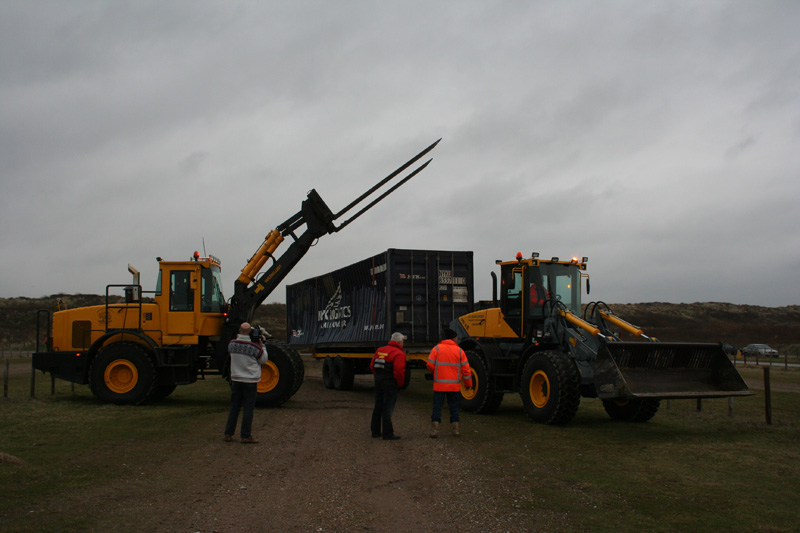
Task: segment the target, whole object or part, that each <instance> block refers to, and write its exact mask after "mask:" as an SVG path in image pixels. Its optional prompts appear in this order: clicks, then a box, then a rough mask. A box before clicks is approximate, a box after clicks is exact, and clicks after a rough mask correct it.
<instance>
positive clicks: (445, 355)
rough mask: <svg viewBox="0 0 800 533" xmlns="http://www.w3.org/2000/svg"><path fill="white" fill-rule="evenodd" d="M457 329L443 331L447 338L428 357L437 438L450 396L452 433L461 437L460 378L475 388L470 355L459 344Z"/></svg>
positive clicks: (432, 431) (433, 431)
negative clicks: (469, 361)
mask: <svg viewBox="0 0 800 533" xmlns="http://www.w3.org/2000/svg"><path fill="white" fill-rule="evenodd" d="M456 336H457V335H456V332H455V331H453V330H452V329H449V328H448V329H445V330H444V339H443V340H442V342H440V343H439V344H437V345H436V346H434V348H433V350H431V354H430V355H429V356H428V361H427V367H428V370H429V371H431V372H433V414H431V426H432V429H431V434H430V437H431V438H432V439H435V438H437V437H438V436H439V424H440V423H441V422H442V406H443V405H444V400H445V398H447V408H448V409H449V410H450V423H451V424H452V425H453V436H455V437H460V436H461V429H460V427H459V423H460V418H459V413H458V405H459V400H460V399H461V380H462V379H463V380H464V385H465V386H466V387H467V388H468V389H471V388H472V371H471V370H470V369H469V363H468V362H467V354H466V353H464V350H462V349H461V348H460V347H459V346H458V344H456V341H455V339H456Z"/></svg>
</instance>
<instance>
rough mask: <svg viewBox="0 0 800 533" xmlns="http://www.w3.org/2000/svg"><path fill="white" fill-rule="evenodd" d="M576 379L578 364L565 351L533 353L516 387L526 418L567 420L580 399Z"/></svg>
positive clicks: (553, 422) (554, 422)
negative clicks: (518, 385)
mask: <svg viewBox="0 0 800 533" xmlns="http://www.w3.org/2000/svg"><path fill="white" fill-rule="evenodd" d="M580 382H581V379H580V374H579V373H578V368H577V367H576V366H575V363H574V361H573V360H572V358H571V357H570V356H569V355H567V354H564V353H561V352H556V351H545V352H541V353H537V354H535V355H533V356H532V357H531V358H530V359H528V361H527V362H526V363H525V367H524V368H523V370H522V382H521V383H520V387H519V395H520V397H521V398H522V406H523V408H524V409H525V413H526V414H527V415H528V418H530V419H531V420H532V421H534V422H536V423H537V424H549V425H561V424H566V423H568V422H569V421H570V420H572V419H573V418H574V417H575V414H576V413H577V412H578V406H579V405H580V402H581V395H580V391H579V387H580Z"/></svg>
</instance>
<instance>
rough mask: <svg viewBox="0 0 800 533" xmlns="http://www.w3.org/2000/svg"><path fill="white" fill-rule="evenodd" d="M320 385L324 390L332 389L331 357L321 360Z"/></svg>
mask: <svg viewBox="0 0 800 533" xmlns="http://www.w3.org/2000/svg"><path fill="white" fill-rule="evenodd" d="M322 384H323V385H324V386H325V388H326V389H333V357H330V356H328V357H326V358H325V359H323V360H322Z"/></svg>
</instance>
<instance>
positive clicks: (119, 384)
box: [103, 359, 139, 394]
mask: <svg viewBox="0 0 800 533" xmlns="http://www.w3.org/2000/svg"><path fill="white" fill-rule="evenodd" d="M103 379H104V380H105V382H106V387H108V390H110V391H111V392H114V393H116V394H125V393H126V392H130V391H132V390H133V389H134V387H136V384H137V383H139V371H138V370H137V369H136V365H134V364H133V363H131V362H130V361H128V360H127V359H117V360H116V361H112V362H111V363H110V364H109V365H108V366H107V367H106V370H105V372H103Z"/></svg>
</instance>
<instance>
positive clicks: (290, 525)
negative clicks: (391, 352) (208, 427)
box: [65, 364, 560, 533]
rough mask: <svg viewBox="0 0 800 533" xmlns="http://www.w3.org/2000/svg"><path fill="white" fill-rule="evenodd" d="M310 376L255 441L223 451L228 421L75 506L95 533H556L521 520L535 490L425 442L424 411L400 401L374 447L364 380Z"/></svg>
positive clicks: (459, 449) (269, 415)
mask: <svg viewBox="0 0 800 533" xmlns="http://www.w3.org/2000/svg"><path fill="white" fill-rule="evenodd" d="M309 367H310V368H309ZM306 372H307V376H306V379H305V382H304V384H303V386H302V387H301V389H300V391H299V392H298V393H297V394H296V395H295V396H294V397H293V398H292V400H291V401H290V402H289V403H288V404H287V405H286V406H284V407H282V408H279V409H269V410H259V411H257V412H256V416H255V422H254V431H253V434H254V435H255V436H256V437H257V438H259V439H260V440H261V443H260V444H257V445H243V444H240V443H238V442H234V443H225V442H223V440H222V434H221V427H222V426H221V424H222V423H223V419H224V416H221V417H220V434H219V435H218V436H209V438H208V440H207V442H200V443H198V445H197V446H196V447H195V448H193V449H186V450H183V453H179V454H176V457H178V458H179V460H172V461H167V462H166V465H167V466H166V467H164V466H163V465H162V466H159V467H149V466H147V465H145V466H143V467H141V468H139V467H137V468H136V469H135V471H134V472H132V473H131V475H130V476H127V477H126V478H125V479H120V480H117V481H115V482H113V483H109V484H107V485H105V486H102V487H98V488H97V489H96V490H94V491H92V492H93V493H92V494H86V493H83V494H81V495H80V497H79V498H76V502H75V503H77V500H80V501H83V502H86V501H95V502H97V505H99V506H101V507H103V508H104V511H103V513H102V515H103V518H102V519H101V523H100V524H98V527H97V528H96V529H94V530H96V531H101V530H102V531H170V532H204V533H205V532H211V531H217V532H231V531H234V532H235V531H409V532H411V531H414V532H417V531H466V532H471V531H474V532H479V531H480V532H486V531H524V530H530V529H531V528H532V527H533V524H538V527H537V528H536V529H538V530H554V529H558V527H557V524H558V523H559V521H560V520H559V517H558V516H557V515H556V514H555V513H554V516H550V517H542V516H538V517H533V516H523V515H522V513H521V512H520V511H519V509H517V508H516V506H515V504H514V500H515V499H516V498H531V497H532V495H531V494H530V492H531V490H532V489H531V488H529V487H530V484H525V487H524V488H522V489H520V488H519V487H515V488H514V490H520V491H522V492H520V494H518V495H517V494H512V493H511V492H510V491H511V489H509V488H508V487H505V486H504V484H503V483H501V482H494V483H491V482H489V481H487V480H486V479H485V475H484V474H483V473H482V472H481V469H482V468H483V464H482V462H481V461H477V460H476V457H474V456H473V454H472V452H471V451H470V444H469V437H468V436H464V437H461V438H460V439H456V438H454V437H451V436H450V435H443V437H442V438H439V439H430V438H428V436H427V434H428V428H429V422H428V419H427V413H421V412H419V407H414V406H411V405H409V403H408V402H404V401H403V398H402V395H401V398H400V400H399V402H398V406H397V408H396V411H395V416H394V421H395V427H396V431H397V434H398V435H401V436H402V439H401V440H399V441H392V442H388V441H383V440H381V439H373V438H371V436H370V432H369V417H370V414H371V410H372V389H371V387H370V386H369V383H368V381H362V380H364V379H367V380H368V379H369V378H368V377H359V378H357V382H356V390H355V391H353V392H347V393H343V392H337V391H331V390H327V389H325V388H324V387H323V386H322V382H321V377H320V372H319V368H318V367H316V366H315V365H314V364H312V365H307V370H306ZM445 426H447V424H445ZM447 429H449V428H447ZM186 472H190V475H186ZM65 505H70V503H68V502H65ZM543 526H544V527H543ZM554 526H555V527H554Z"/></svg>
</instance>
